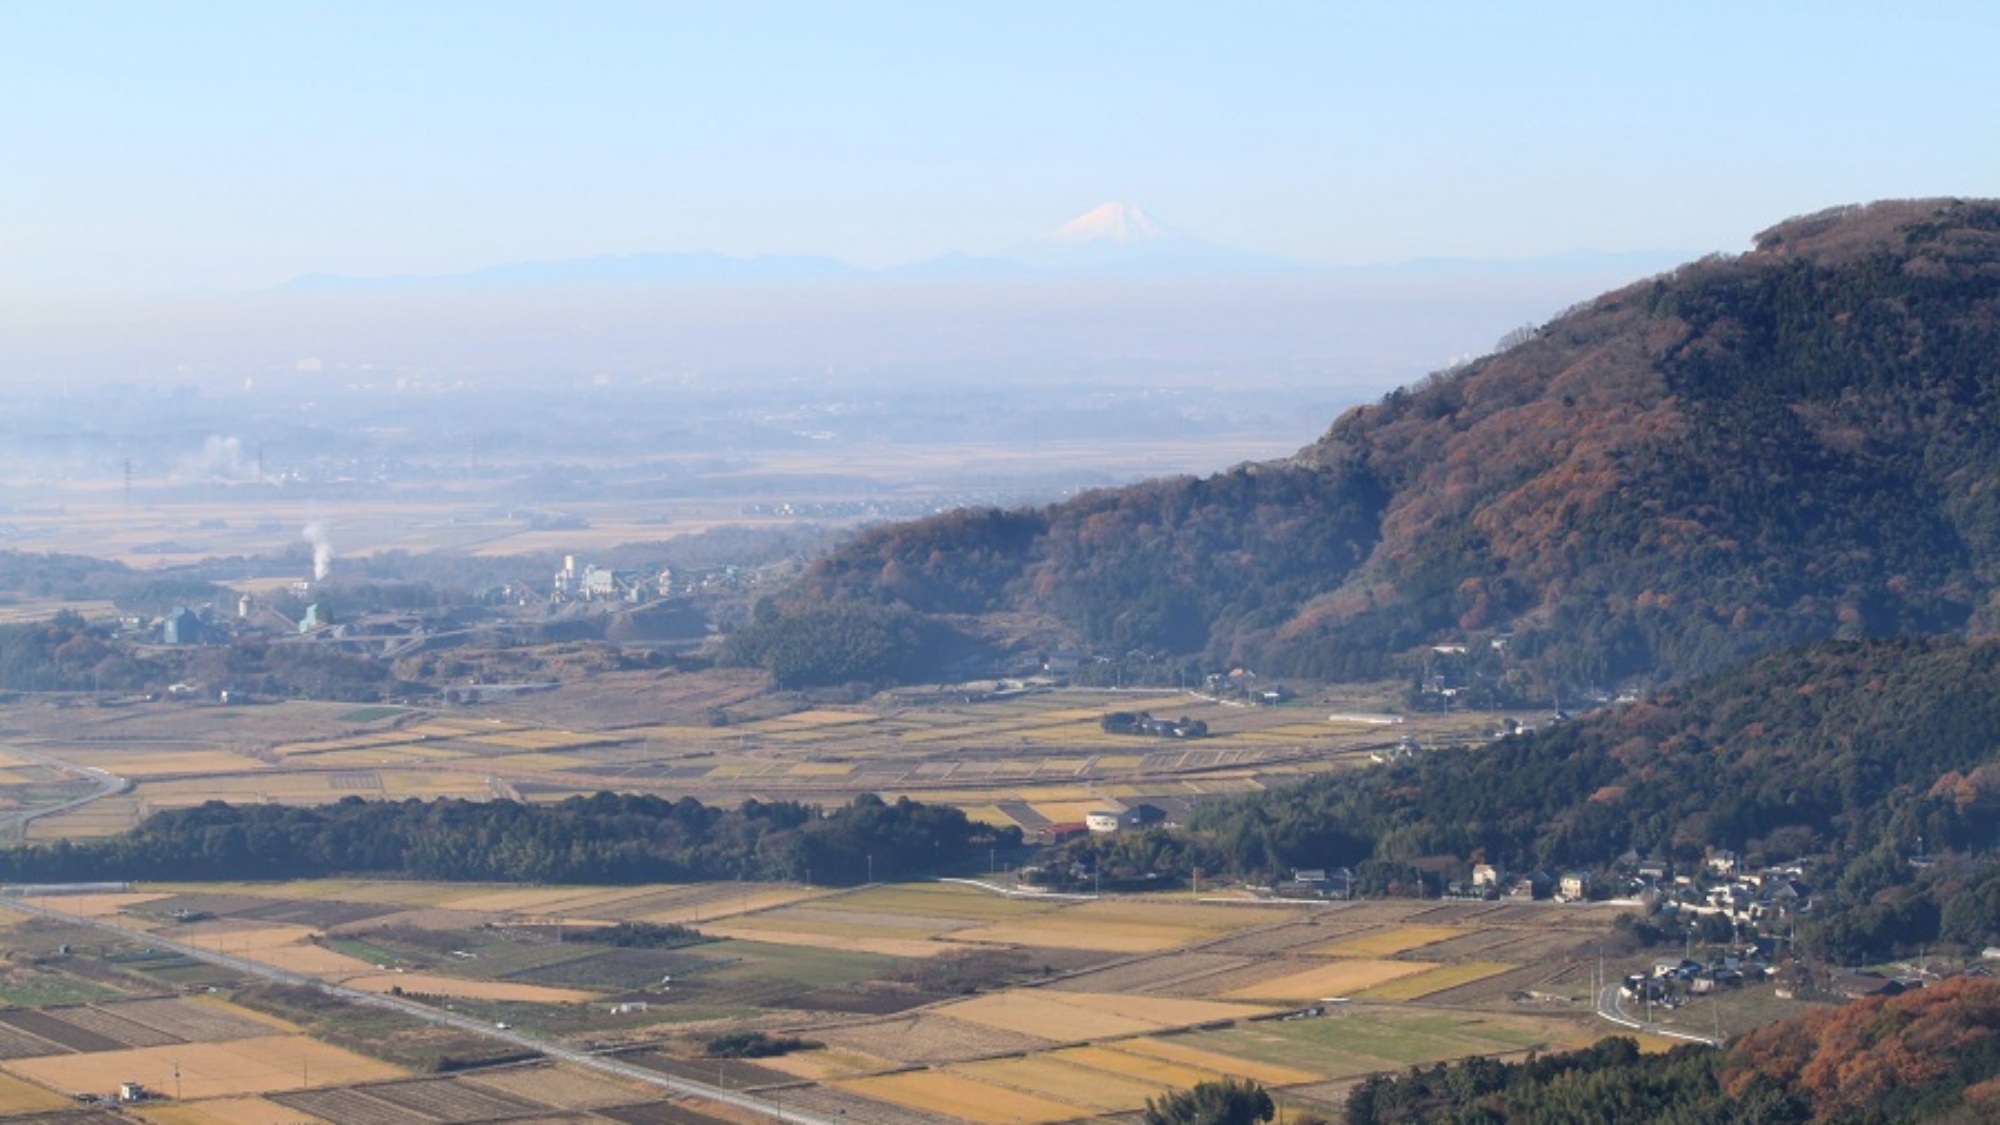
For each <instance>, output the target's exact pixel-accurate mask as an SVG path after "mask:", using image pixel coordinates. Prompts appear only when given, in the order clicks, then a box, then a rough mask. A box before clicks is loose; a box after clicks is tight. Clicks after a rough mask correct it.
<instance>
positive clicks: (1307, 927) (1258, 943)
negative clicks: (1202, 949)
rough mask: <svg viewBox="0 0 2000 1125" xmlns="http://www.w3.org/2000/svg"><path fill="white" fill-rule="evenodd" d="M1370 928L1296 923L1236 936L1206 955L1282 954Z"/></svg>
mask: <svg viewBox="0 0 2000 1125" xmlns="http://www.w3.org/2000/svg"><path fill="white" fill-rule="evenodd" d="M1368 928H1370V924H1369V923H1364V922H1355V923H1332V922H1319V923H1312V922H1299V923H1296V924H1294V925H1290V926H1280V927H1278V928H1276V929H1272V930H1259V931H1257V932H1256V933H1253V934H1239V935H1237V936H1236V937H1232V938H1229V939H1228V940H1226V941H1219V942H1216V943H1215V944H1214V945H1211V946H1208V947H1207V949H1208V952H1210V953H1230V954H1237V955H1241V956H1244V957H1263V956H1267V955H1269V954H1272V953H1284V952H1287V951H1289V950H1294V949H1302V948H1304V947H1306V946H1309V945H1323V944H1325V943H1327V942H1329V941H1338V940H1340V939H1341V938H1343V937H1346V936H1347V935H1349V934H1357V933H1360V932H1361V931H1363V930H1365V929H1368Z"/></svg>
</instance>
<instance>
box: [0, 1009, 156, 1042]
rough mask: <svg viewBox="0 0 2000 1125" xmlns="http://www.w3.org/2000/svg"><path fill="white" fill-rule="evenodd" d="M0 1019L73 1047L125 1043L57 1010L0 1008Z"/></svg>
mask: <svg viewBox="0 0 2000 1125" xmlns="http://www.w3.org/2000/svg"><path fill="white" fill-rule="evenodd" d="M0 1023H4V1024H6V1025H7V1026H9V1027H12V1028H14V1029H16V1030H18V1031H25V1032H27V1033H28V1034H30V1035H37V1036H40V1037H41V1038H43V1039H46V1040H48V1041H49V1042H51V1043H59V1044H61V1045H62V1046H65V1047H68V1048H69V1049H70V1050H72V1051H85V1052H89V1051H117V1050H122V1049H124V1047H125V1044H123V1043H120V1042H119V1041H118V1040H116V1039H113V1038H111V1037H110V1036H108V1035H99V1034H98V1033H97V1032H95V1031H89V1030H86V1029H84V1028H81V1027H78V1026H76V1025H75V1024H73V1023H71V1022H69V1021H68V1020H65V1019H63V1018H61V1017H60V1016H57V1015H56V1014H55V1013H54V1012H42V1011H26V1010H23V1011H13V1012H0Z"/></svg>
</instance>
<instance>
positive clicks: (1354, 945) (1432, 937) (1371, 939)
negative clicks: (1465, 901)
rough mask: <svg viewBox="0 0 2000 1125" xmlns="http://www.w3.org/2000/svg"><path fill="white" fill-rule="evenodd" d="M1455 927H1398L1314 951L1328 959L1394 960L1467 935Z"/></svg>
mask: <svg viewBox="0 0 2000 1125" xmlns="http://www.w3.org/2000/svg"><path fill="white" fill-rule="evenodd" d="M1464 934H1465V931H1464V930H1462V929H1459V928H1457V927H1454V926H1398V927H1396V928H1395V929H1392V930H1382V931H1380V932H1377V933H1371V934H1362V935H1361V936H1359V937H1352V938H1346V939H1343V940H1341V941H1337V942H1334V943H1333V944H1331V945H1328V946H1325V947H1323V948H1321V949H1318V950H1313V951H1312V952H1316V953H1322V954H1325V955H1327V956H1329V957H1394V956H1395V955H1396V954H1398V953H1403V952H1406V951H1408V950H1412V949H1418V948H1421V947H1423V946H1426V945H1430V944H1431V943H1433V942H1440V941H1444V940H1446V939H1447V938H1455V937H1462V936H1464Z"/></svg>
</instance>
